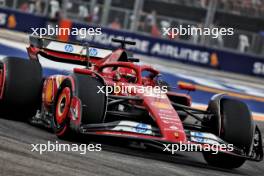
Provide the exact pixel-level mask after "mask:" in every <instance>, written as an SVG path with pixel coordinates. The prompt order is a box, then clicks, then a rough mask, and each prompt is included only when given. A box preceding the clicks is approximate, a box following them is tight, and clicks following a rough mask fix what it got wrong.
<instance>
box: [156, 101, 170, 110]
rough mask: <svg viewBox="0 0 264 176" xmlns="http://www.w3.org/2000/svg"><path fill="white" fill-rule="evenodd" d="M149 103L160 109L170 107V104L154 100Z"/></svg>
mask: <svg viewBox="0 0 264 176" xmlns="http://www.w3.org/2000/svg"><path fill="white" fill-rule="evenodd" d="M151 104H152V105H153V106H155V107H156V108H160V109H172V106H171V105H170V104H168V103H164V102H159V101H154V102H152V103H151Z"/></svg>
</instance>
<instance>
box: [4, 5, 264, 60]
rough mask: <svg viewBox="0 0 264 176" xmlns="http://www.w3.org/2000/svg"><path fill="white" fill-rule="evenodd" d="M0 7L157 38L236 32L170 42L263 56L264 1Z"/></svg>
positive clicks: (182, 37)
mask: <svg viewBox="0 0 264 176" xmlns="http://www.w3.org/2000/svg"><path fill="white" fill-rule="evenodd" d="M0 6H1V7H2V8H8V9H15V10H18V11H21V12H24V13H30V14H36V15H39V16H45V17H48V18H49V19H50V20H59V19H60V18H69V19H71V20H73V21H76V22H80V23H84V24H94V25H98V26H102V27H109V28H112V29H116V30H124V31H131V32H134V33H139V34H144V35H149V36H153V37H158V38H162V37H164V36H162V35H161V34H162V33H161V32H162V31H160V30H161V28H162V27H169V26H171V27H178V26H179V25H182V26H187V25H191V26H195V27H226V28H228V27H232V28H234V30H235V34H234V36H232V37H230V36H220V37H218V38H216V39H214V38H212V37H210V36H178V37H176V38H174V39H168V40H176V41H180V42H185V43H191V44H198V45H200V46H210V47H216V48H222V49H227V50H232V51H235V52H241V53H249V54H253V55H261V56H264V47H263V46H264V45H263V44H264V18H263V17H264V0H125V1H124V0H74V1H73V0H0ZM28 22H30V21H28Z"/></svg>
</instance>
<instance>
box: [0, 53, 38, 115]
mask: <svg viewBox="0 0 264 176" xmlns="http://www.w3.org/2000/svg"><path fill="white" fill-rule="evenodd" d="M0 82H1V84H0V90H1V91H0V94H1V95H2V98H1V100H0V114H1V115H2V116H3V115H4V116H8V117H10V116H12V117H13V118H16V119H19V120H25V119H26V118H27V117H30V116H33V115H34V114H35V113H36V110H37V108H38V107H39V106H40V104H41V90H42V82H43V81H42V68H41V65H40V64H39V62H37V61H32V60H27V59H21V58H15V57H6V58H4V59H3V60H2V61H1V62H0Z"/></svg>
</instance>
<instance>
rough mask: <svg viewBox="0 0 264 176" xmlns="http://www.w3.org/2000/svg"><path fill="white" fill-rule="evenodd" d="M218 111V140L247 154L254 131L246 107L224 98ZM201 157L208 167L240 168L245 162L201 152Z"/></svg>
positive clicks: (233, 157)
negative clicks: (219, 114)
mask: <svg viewBox="0 0 264 176" xmlns="http://www.w3.org/2000/svg"><path fill="white" fill-rule="evenodd" d="M220 111H221V116H222V118H221V128H220V138H221V139H223V140H225V141H226V142H228V143H230V144H233V145H234V146H235V147H238V148H241V149H243V150H244V151H245V152H248V151H249V149H250V146H251V143H252V138H253V130H254V129H253V121H252V117H251V113H250V111H249V109H248V107H247V105H246V104H245V103H243V102H241V101H238V100H233V99H226V98H224V99H222V100H221V102H220ZM203 155H204V158H205V160H206V161H207V162H208V163H209V164H210V165H213V166H217V167H222V168H229V169H232V168H237V167H240V166H241V165H242V164H243V163H244V162H245V161H246V159H245V158H242V157H238V156H233V155H229V154H226V153H218V154H212V153H210V152H203Z"/></svg>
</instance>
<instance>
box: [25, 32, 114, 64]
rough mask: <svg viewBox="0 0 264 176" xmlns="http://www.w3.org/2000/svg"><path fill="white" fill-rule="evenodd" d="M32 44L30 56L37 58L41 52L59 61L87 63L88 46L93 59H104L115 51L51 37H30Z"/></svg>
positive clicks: (46, 56) (29, 48)
mask: <svg viewBox="0 0 264 176" xmlns="http://www.w3.org/2000/svg"><path fill="white" fill-rule="evenodd" d="M29 42H30V46H29V47H28V48H27V50H28V54H29V57H30V58H31V59H37V58H38V57H37V55H38V54H40V55H42V56H43V57H45V58H47V59H51V60H55V61H58V62H69V63H76V64H81V65H85V64H87V63H86V62H87V59H88V57H87V48H89V51H88V53H89V57H91V58H93V59H104V58H106V57H107V56H109V55H110V54H111V53H112V52H113V51H112V50H109V49H103V48H97V47H93V46H90V47H87V45H81V44H80V43H73V42H62V41H57V40H55V39H50V38H42V37H38V36H30V37H29Z"/></svg>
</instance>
